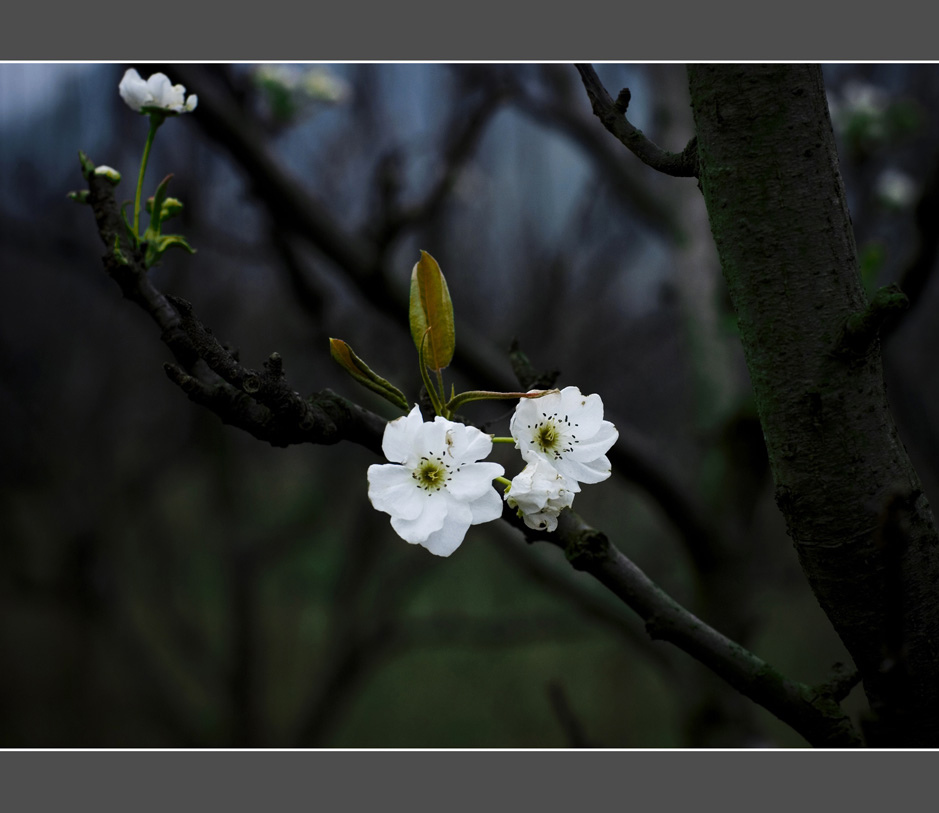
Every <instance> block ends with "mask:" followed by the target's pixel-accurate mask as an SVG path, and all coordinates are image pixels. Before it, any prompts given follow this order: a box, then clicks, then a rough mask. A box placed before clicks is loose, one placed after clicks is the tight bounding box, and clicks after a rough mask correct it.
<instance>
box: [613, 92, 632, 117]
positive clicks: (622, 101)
mask: <svg viewBox="0 0 939 813" xmlns="http://www.w3.org/2000/svg"><path fill="white" fill-rule="evenodd" d="M632 97H633V95H632V93H630V92H629V88H623V89H622V90H621V91H620V92H619V95H618V96H617V97H616V101H615V102H614V103H613V106H614V107H615V108H616V109H617V110H619V112H620V113H622V114H623V115H624V116H625V115H626V111H627V110H628V109H629V101H630V99H632Z"/></svg>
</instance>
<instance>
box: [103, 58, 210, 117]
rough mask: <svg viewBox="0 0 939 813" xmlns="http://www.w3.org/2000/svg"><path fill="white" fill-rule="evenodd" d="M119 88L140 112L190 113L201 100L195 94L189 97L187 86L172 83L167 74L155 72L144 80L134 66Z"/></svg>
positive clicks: (125, 99) (132, 108) (131, 104)
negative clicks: (187, 95) (187, 96)
mask: <svg viewBox="0 0 939 813" xmlns="http://www.w3.org/2000/svg"><path fill="white" fill-rule="evenodd" d="M118 90H119V91H120V94H121V98H122V99H123V100H124V101H125V102H127V105H128V107H130V109H131V110H136V111H137V112H138V113H153V112H158V113H163V114H173V113H190V112H192V111H193V110H195V109H196V105H197V104H198V102H199V97H198V96H196V95H195V94H193V95H191V96H189V98H188V99H187V98H186V88H184V87H183V86H182V85H174V84H171V83H170V80H169V79H168V78H167V77H166V74H163V73H155V74H153V76H151V77H150V78H149V79H147V80H146V81H144V79H142V78H141V76H140V74H139V73H137V71H136V70H134V69H133V68H129V69H128V70H127V71H126V72H125V73H124V78H123V79H121V83H120V85H119V86H118Z"/></svg>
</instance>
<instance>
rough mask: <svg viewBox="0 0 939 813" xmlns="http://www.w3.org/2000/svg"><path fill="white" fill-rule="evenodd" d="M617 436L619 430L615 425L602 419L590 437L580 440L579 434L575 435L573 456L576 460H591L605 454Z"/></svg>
mask: <svg viewBox="0 0 939 813" xmlns="http://www.w3.org/2000/svg"><path fill="white" fill-rule="evenodd" d="M618 437H619V432H617V431H616V427H615V426H613V424H612V423H610V422H609V421H603V422H602V423H601V424H600V427H599V429H598V430H597V432H596V434H594V435H592V436H591V437H587V438H584V439H583V440H581V439H580V435H577V443H576V445H575V446H574V456H575V458H576V459H578V460H591V459H593V458H596V457H599V456H600V455H603V454H606V453H607V452H608V451H609V450H610V447H611V446H612V445H613V444H614V443H616V439H617V438H618Z"/></svg>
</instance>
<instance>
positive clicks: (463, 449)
mask: <svg viewBox="0 0 939 813" xmlns="http://www.w3.org/2000/svg"><path fill="white" fill-rule="evenodd" d="M528 395H529V396H536V397H526V398H522V399H520V401H519V404H518V407H517V408H516V410H515V414H514V415H513V417H512V420H511V423H510V430H511V434H512V440H514V442H515V447H516V448H517V449H518V450H519V451H520V452H521V455H522V459H523V460H524V461H525V463H526V465H525V467H524V469H522V471H521V472H520V473H519V474H518V475H516V476H515V478H514V479H513V480H512V481H511V483H509V481H508V480H505V479H503V478H502V477H501V475H502V474H503V472H504V470H503V467H502V466H500V465H499V464H497V463H484V462H479V461H481V460H483V459H484V458H485V457H486V456H488V454H489V453H490V451H491V449H492V438H491V437H490V436H489V435H486V434H484V433H482V432H480V431H479V430H478V429H475V428H473V427H470V426H465V425H463V424H460V423H454V422H452V421H449V420H447V419H445V418H442V417H440V416H439V415H438V416H437V417H436V418H434V420H433V422H424V420H423V418H422V417H421V414H420V410H419V409H418V407H416V406H415V407H414V408H413V409H412V410H411V412H410V413H409V414H408V415H407V416H406V417H403V418H398V419H397V420H395V421H391V422H390V423H389V424H388V425H387V427H386V428H385V435H384V439H383V442H382V451H383V452H384V453H385V457H386V458H387V459H388V460H389V461H390V463H387V464H381V465H379V464H376V465H373V466H370V467H369V470H368V483H369V489H368V496H369V499H370V500H371V502H372V505H373V506H374V507H375V508H377V509H378V510H379V511H383V512H385V513H387V514H390V515H391V526H392V527H393V528H394V530H395V531H396V532H397V533H398V535H399V536H401V537H402V538H403V539H404V540H405V541H407V542H410V543H411V544H418V545H422V546H424V547H425V548H427V549H428V550H429V551H430V552H431V553H435V554H437V555H438V556H449V555H450V554H451V553H453V551H454V550H456V549H457V548H458V547H459V546H460V544H461V543H462V541H463V538H464V536H465V535H466V532H467V530H468V529H469V527H470V525H478V524H480V523H483V522H489V521H491V520H494V519H497V518H498V517H499V516H501V514H502V499H500V497H499V493H498V492H497V491H496V490H495V488H494V487H493V481H494V480H497V479H498V480H500V481H501V482H502V483H504V484H506V485H507V486H508V487H507V488H506V490H505V493H504V496H503V498H504V500H505V501H506V502H507V503H508V505H509V506H510V507H512V508H514V509H516V510H517V512H518V514H519V516H520V517H521V518H522V520H523V521H524V522H525V524H526V525H527V526H528V527H529V528H533V529H536V530H545V531H553V530H555V529H556V528H557V524H558V516H559V514H560V513H561V511H562V510H563V509H565V508H569V507H570V506H571V503H572V502H573V500H574V495H575V494H577V493H579V492H580V484H581V483H599V482H600V481H602V480H605V479H606V478H608V477H609V476H610V461H609V460H608V459H607V457H606V453H607V451H609V449H610V447H611V446H612V445H613V444H614V443H615V442H616V438H617V437H618V433H617V431H616V428H615V427H614V426H613V424H612V423H610V422H609V421H607V420H604V419H603V402H602V401H601V400H600V396H599V395H596V394H594V395H583V394H582V393H581V392H580V390H579V389H578V388H577V387H565V388H564V389H563V390H560V391H557V390H553V391H549V392H547V393H539V392H535V391H532V392H531V393H528ZM507 440H508V439H507Z"/></svg>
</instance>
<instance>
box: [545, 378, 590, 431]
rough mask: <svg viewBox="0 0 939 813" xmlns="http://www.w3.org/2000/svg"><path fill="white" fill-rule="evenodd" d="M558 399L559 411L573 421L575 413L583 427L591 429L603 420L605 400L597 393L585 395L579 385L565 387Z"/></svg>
mask: <svg viewBox="0 0 939 813" xmlns="http://www.w3.org/2000/svg"><path fill="white" fill-rule="evenodd" d="M548 397H550V396H548ZM537 400H544V399H540V398H539V399H537ZM558 401H559V403H558V405H557V407H556V408H557V410H558V412H559V413H560V414H561V415H562V416H563V415H568V416H569V417H570V419H571V420H572V421H573V420H574V418H573V415H576V416H577V423H579V424H580V427H581V429H586V430H588V431H589V430H590V428H591V427H593V426H598V425H599V424H600V421H602V420H603V400H602V399H601V398H600V396H599V395H597V394H596V393H593V394H592V395H584V394H583V393H581V391H580V390H579V389H578V388H577V387H565V388H564V389H563V390H561V394H560V396H559V397H558Z"/></svg>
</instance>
